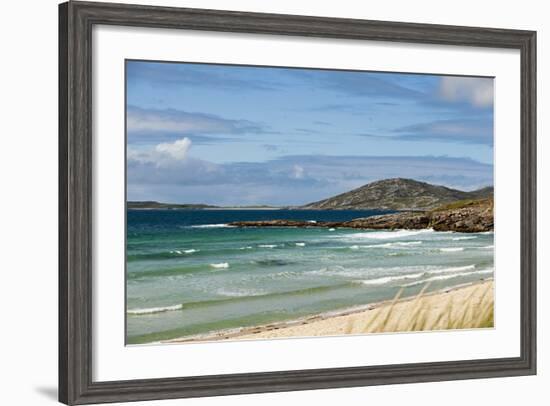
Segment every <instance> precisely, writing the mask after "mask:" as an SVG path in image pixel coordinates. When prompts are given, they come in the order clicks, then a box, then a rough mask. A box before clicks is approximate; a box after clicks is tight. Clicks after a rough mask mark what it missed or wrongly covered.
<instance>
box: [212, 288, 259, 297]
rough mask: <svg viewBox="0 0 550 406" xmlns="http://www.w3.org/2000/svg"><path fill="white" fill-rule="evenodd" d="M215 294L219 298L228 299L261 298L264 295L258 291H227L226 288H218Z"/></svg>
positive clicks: (241, 289)
mask: <svg viewBox="0 0 550 406" xmlns="http://www.w3.org/2000/svg"><path fill="white" fill-rule="evenodd" d="M216 293H217V294H218V295H221V296H228V297H249V296H261V295H265V291H263V290H260V289H245V288H237V289H228V288H219V289H218V290H216Z"/></svg>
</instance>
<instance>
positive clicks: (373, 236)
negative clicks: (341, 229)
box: [344, 228, 435, 240]
mask: <svg viewBox="0 0 550 406" xmlns="http://www.w3.org/2000/svg"><path fill="white" fill-rule="evenodd" d="M434 232H435V231H434V230H433V229H432V228H426V229H422V230H397V231H370V232H366V233H355V234H346V235H345V236H344V237H345V238H349V239H353V240H356V239H360V240H364V239H369V240H390V239H395V238H405V237H410V236H413V235H420V234H429V233H434Z"/></svg>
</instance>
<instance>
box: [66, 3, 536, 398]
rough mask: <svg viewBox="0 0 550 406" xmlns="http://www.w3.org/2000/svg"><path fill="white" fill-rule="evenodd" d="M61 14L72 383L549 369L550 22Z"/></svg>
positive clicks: (110, 7) (167, 393)
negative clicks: (542, 343)
mask: <svg viewBox="0 0 550 406" xmlns="http://www.w3.org/2000/svg"><path fill="white" fill-rule="evenodd" d="M59 30H60V31H59V32H60V35H59V38H60V46H59V79H60V80H59V96H60V97H59V103H60V104H59V219H60V220H59V222H60V223H59V241H60V243H59V264H60V265H59V288H60V289H59V292H60V293H59V314H60V322H59V400H60V401H61V402H63V403H66V404H86V403H101V402H115V401H136V400H151V399H167V398H184V397H197V396H218V395H229V394H245V393H258V392H274V391H290V390H305V389H317V388H337V387H352V386H365V385H379V384H395V383H411V382H426V381H441V380H455V379H472V378H487V377H502V376H516V375H529V374H535V373H536V331H535V327H536V325H535V324H536V323H535V320H536V309H535V303H536V295H535V292H536V274H535V273H536V272H535V270H536V253H535V247H536V227H535V224H536V222H535V215H536V206H535V202H536V195H535V193H536V188H535V184H536V178H535V175H536V173H535V172H536V162H535V157H536V150H535V145H536V128H535V122H536V120H535V118H536V117H535V114H536V108H535V105H536V94H535V90H536V86H535V82H536V57H535V49H536V46H535V39H536V33H535V32H532V31H518V30H507V29H492V28H475V27H455V26H443V25H427V24H411V23H400V22H399V23H398V22H382V21H366V20H354V19H337V18H319V17H307V16H291V15H276V14H259V13H243V12H230V11H218V10H200V9H183V8H165V7H148V6H137V5H122V4H109V3H85V2H68V3H64V4H61V5H60V8H59ZM413 348H414V351H411V349H413Z"/></svg>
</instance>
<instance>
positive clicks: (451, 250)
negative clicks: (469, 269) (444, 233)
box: [439, 247, 464, 252]
mask: <svg viewBox="0 0 550 406" xmlns="http://www.w3.org/2000/svg"><path fill="white" fill-rule="evenodd" d="M439 251H441V252H460V251H464V248H463V247H451V248H440V249H439Z"/></svg>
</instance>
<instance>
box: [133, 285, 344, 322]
mask: <svg viewBox="0 0 550 406" xmlns="http://www.w3.org/2000/svg"><path fill="white" fill-rule="evenodd" d="M349 286H351V283H345V284H339V285H322V286H313V287H308V288H303V289H297V290H290V291H282V292H267V293H266V292H261V291H260V290H254V289H245V288H235V289H227V288H220V289H218V291H217V293H218V294H219V295H220V296H226V297H223V298H218V299H207V300H202V301H197V302H187V303H182V304H177V305H174V306H166V307H153V308H149V309H132V310H128V311H127V313H128V314H131V315H136V316H139V315H147V314H152V313H160V312H168V311H176V310H189V309H197V308H203V307H208V306H219V305H225V304H230V303H235V302H243V301H252V300H258V299H260V300H261V299H262V298H264V299H265V298H279V297H288V296H300V295H310V294H315V293H320V292H326V291H331V290H334V289H342V288H345V287H349Z"/></svg>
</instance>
